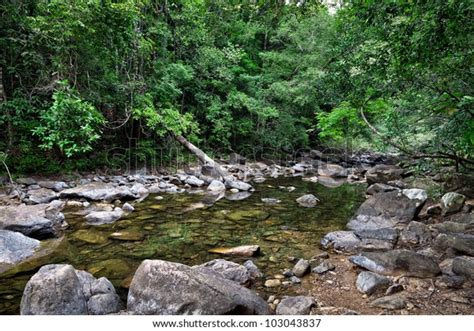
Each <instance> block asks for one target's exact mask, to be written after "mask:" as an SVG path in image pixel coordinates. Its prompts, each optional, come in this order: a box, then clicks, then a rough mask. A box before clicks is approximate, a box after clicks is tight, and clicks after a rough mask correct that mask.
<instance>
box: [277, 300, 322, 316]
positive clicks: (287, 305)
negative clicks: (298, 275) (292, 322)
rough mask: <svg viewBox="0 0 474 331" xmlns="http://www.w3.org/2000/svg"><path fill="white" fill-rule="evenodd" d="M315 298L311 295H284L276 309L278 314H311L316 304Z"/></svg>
mask: <svg viewBox="0 0 474 331" xmlns="http://www.w3.org/2000/svg"><path fill="white" fill-rule="evenodd" d="M315 305H316V304H315V302H314V299H313V298H312V297H309V296H296V297H284V298H283V299H282V300H281V302H280V303H279V304H278V306H277V309H276V314H277V315H309V313H310V312H311V308H312V307H313V306H315Z"/></svg>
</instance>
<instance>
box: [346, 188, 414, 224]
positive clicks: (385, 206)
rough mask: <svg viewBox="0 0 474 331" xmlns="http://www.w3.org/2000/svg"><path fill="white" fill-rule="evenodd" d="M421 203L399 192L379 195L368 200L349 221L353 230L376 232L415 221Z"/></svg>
mask: <svg viewBox="0 0 474 331" xmlns="http://www.w3.org/2000/svg"><path fill="white" fill-rule="evenodd" d="M420 207H421V203H420V201H419V200H417V199H410V198H408V197H407V196H406V195H404V194H402V193H401V192H398V191H393V192H385V193H379V194H376V195H373V196H371V197H370V198H368V199H367V200H366V201H364V203H363V204H362V205H361V206H360V207H359V209H358V210H357V213H356V215H355V216H354V217H353V218H352V219H351V220H350V221H349V223H348V224H347V227H348V228H349V229H351V230H355V231H360V230H376V229H381V228H391V227H394V226H395V225H397V224H399V223H402V224H407V223H409V222H410V221H412V220H413V218H414V217H415V215H416V213H417V212H418V210H419V208H420Z"/></svg>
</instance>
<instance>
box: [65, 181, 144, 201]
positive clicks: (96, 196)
mask: <svg viewBox="0 0 474 331" xmlns="http://www.w3.org/2000/svg"><path fill="white" fill-rule="evenodd" d="M139 193H140V192H138V186H137V190H131V189H130V188H129V187H127V186H116V185H114V184H111V183H102V182H96V183H89V184H84V185H78V186H76V187H73V188H70V189H66V190H64V191H61V193H60V194H59V196H60V197H61V198H67V199H70V198H85V199H88V200H106V201H113V200H133V199H138V198H140V194H139Z"/></svg>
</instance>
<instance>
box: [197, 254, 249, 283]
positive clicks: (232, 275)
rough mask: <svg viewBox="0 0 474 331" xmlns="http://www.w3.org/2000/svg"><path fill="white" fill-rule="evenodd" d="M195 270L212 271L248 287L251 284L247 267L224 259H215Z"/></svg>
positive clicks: (198, 266)
mask: <svg viewBox="0 0 474 331" xmlns="http://www.w3.org/2000/svg"><path fill="white" fill-rule="evenodd" d="M193 268H194V269H196V270H200V271H207V270H212V271H214V272H217V273H218V274H219V275H220V276H222V277H223V278H225V279H229V280H232V281H234V282H236V283H238V284H241V285H246V284H248V283H249V282H250V273H249V271H248V270H247V268H246V267H245V266H243V265H240V264H238V263H235V262H232V261H227V260H224V259H214V260H211V261H209V262H206V263H203V264H200V265H197V266H194V267H193Z"/></svg>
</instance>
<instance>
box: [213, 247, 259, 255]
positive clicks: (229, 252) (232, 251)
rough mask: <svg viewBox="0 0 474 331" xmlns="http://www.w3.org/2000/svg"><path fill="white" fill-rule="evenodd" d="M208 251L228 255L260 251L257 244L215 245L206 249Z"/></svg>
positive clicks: (252, 253) (254, 253) (250, 253)
mask: <svg viewBox="0 0 474 331" xmlns="http://www.w3.org/2000/svg"><path fill="white" fill-rule="evenodd" d="M208 252H209V253H214V254H221V255H229V256H249V257H250V256H255V255H257V254H258V253H259V252H260V246H258V245H245V246H237V247H216V248H212V249H210V250H209V251H208Z"/></svg>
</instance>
